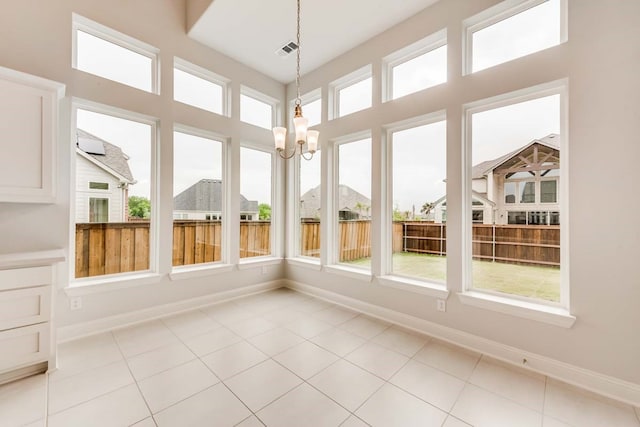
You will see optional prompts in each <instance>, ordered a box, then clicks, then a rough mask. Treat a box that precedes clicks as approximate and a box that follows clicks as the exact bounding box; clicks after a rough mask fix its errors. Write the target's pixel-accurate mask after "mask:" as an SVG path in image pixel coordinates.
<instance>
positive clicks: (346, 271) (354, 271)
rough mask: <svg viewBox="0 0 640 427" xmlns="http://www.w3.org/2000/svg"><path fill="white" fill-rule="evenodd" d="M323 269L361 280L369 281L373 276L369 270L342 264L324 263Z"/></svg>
mask: <svg viewBox="0 0 640 427" xmlns="http://www.w3.org/2000/svg"><path fill="white" fill-rule="evenodd" d="M324 269H325V271H327V272H329V273H333V274H338V275H340V276H345V277H350V278H352V279H357V280H362V281H363V282H371V280H372V279H373V276H372V275H371V271H368V270H363V269H361V268H353V267H346V266H344V265H337V264H335V265H326V266H325V267H324Z"/></svg>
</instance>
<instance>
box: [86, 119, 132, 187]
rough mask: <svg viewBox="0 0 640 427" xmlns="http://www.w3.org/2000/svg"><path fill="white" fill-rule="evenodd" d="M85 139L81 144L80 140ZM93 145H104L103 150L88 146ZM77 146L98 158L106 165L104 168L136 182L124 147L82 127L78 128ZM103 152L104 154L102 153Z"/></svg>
mask: <svg viewBox="0 0 640 427" xmlns="http://www.w3.org/2000/svg"><path fill="white" fill-rule="evenodd" d="M81 138H82V139H85V140H86V141H83V143H82V144H81V143H80V141H81ZM91 145H93V146H94V147H97V148H99V147H102V148H103V150H99V149H98V150H96V149H94V150H89V149H88V148H87V147H88V146H91ZM76 148H77V150H79V151H81V152H82V153H84V154H86V155H87V156H89V157H91V158H93V159H94V160H96V162H97V163H98V164H99V165H103V166H106V168H104V169H105V170H106V171H107V172H109V173H113V172H116V173H117V174H118V175H120V176H121V177H123V178H125V179H126V180H127V181H129V183H130V184H132V183H134V181H135V180H134V179H133V174H132V173H131V169H129V156H127V155H126V154H124V153H123V152H122V149H121V148H120V147H118V146H117V145H113V144H111V143H110V142H107V141H105V140H103V139H100V138H98V137H97V136H95V135H92V134H90V133H89V132H87V131H84V130H82V129H77V130H76ZM102 153H103V154H102Z"/></svg>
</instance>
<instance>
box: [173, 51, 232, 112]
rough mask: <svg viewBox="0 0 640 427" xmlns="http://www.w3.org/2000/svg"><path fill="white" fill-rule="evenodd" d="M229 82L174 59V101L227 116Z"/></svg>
mask: <svg viewBox="0 0 640 427" xmlns="http://www.w3.org/2000/svg"><path fill="white" fill-rule="evenodd" d="M226 85H227V80H226V79H224V78H222V77H220V76H217V75H216V74H214V73H212V72H211V71H209V70H206V69H204V68H202V67H198V66H197V65H194V64H191V63H189V62H187V61H185V60H182V59H180V58H174V67H173V99H175V100H176V101H180V102H183V103H185V104H189V105H192V106H194V107H197V108H202V109H203V110H207V111H211V112H212V113H216V114H226V110H227V108H226V102H225V100H226V92H227V90H226V89H227V88H226Z"/></svg>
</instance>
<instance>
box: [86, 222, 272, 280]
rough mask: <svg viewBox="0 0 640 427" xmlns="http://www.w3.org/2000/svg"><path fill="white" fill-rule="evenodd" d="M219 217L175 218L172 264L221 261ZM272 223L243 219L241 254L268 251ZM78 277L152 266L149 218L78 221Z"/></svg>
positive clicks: (249, 254) (241, 223)
mask: <svg viewBox="0 0 640 427" xmlns="http://www.w3.org/2000/svg"><path fill="white" fill-rule="evenodd" d="M221 234H222V226H221V223H220V221H198V220H175V221H174V222H173V248H172V252H173V255H172V258H173V265H174V266H179V265H191V264H199V263H204V262H214V261H220V260H221V259H222V252H221V241H222V239H221ZM270 248H271V223H270V222H269V221H241V222H240V257H241V258H246V257H252V256H260V255H269V253H270ZM75 253H76V278H81V277H91V276H100V275H103V274H114V273H125V272H131V271H140V270H147V269H149V222H123V223H91V224H76V251H75Z"/></svg>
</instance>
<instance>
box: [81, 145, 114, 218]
mask: <svg viewBox="0 0 640 427" xmlns="http://www.w3.org/2000/svg"><path fill="white" fill-rule="evenodd" d="M89 182H106V183H108V184H109V189H108V190H93V189H90V188H89ZM119 184H120V181H119V180H118V179H117V178H116V177H115V176H113V175H111V174H110V173H108V172H106V171H105V170H104V169H101V168H100V167H98V166H97V165H95V164H93V163H92V162H90V161H89V160H87V159H85V158H84V157H82V156H81V155H76V222H77V223H83V222H89V199H90V198H92V197H96V198H103V199H109V222H124V221H125V220H126V218H125V217H124V215H123V202H124V200H123V198H124V195H123V193H124V190H123V189H121V188H118V185H119Z"/></svg>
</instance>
